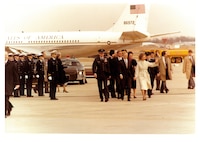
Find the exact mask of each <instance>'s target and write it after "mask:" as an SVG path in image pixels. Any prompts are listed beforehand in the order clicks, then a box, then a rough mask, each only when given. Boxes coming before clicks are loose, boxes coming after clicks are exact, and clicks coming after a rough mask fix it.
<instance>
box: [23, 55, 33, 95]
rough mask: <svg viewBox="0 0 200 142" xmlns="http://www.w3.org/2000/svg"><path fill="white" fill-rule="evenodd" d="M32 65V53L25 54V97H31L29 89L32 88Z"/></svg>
mask: <svg viewBox="0 0 200 142" xmlns="http://www.w3.org/2000/svg"><path fill="white" fill-rule="evenodd" d="M34 66H35V65H34V62H33V55H32V54H31V53H29V54H27V60H26V71H25V79H26V90H27V97H33V96H32V91H31V90H32V82H33V75H34Z"/></svg>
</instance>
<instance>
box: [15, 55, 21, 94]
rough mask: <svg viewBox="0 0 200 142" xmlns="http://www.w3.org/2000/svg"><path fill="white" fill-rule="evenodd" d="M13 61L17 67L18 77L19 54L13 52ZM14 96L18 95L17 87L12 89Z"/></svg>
mask: <svg viewBox="0 0 200 142" xmlns="http://www.w3.org/2000/svg"><path fill="white" fill-rule="evenodd" d="M14 63H15V65H16V67H17V73H18V77H19V72H20V66H19V54H17V53H16V54H14ZM14 97H20V94H19V89H15V90H14Z"/></svg>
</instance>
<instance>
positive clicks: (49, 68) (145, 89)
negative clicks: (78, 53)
mask: <svg viewBox="0 0 200 142" xmlns="http://www.w3.org/2000/svg"><path fill="white" fill-rule="evenodd" d="M98 53H99V55H98V56H97V57H96V58H95V59H94V62H93V64H92V71H93V73H94V77H95V78H96V79H97V84H98V91H99V97H100V101H102V102H103V101H105V102H108V101H109V98H117V99H121V100H124V98H125V95H127V101H131V99H132V98H133V99H134V98H137V96H136V86H137V84H139V86H140V90H141V94H142V96H143V98H142V99H143V100H144V101H145V100H146V98H147V95H148V97H149V98H151V96H152V95H153V92H152V89H153V88H154V80H156V90H159V91H160V93H168V92H169V89H168V87H167V83H166V80H171V79H172V65H171V62H170V59H169V58H168V56H167V51H163V52H162V53H161V55H160V54H159V53H158V52H155V53H154V52H145V53H143V52H142V53H140V55H139V59H138V60H137V59H134V58H133V52H131V51H129V52H128V51H127V50H118V51H117V52H115V51H114V50H110V51H109V54H107V53H106V52H105V50H104V49H99V50H98ZM183 73H186V78H187V79H188V89H194V88H195V81H194V79H193V78H194V77H195V57H194V55H193V51H192V50H189V51H188V56H186V57H185V58H184V62H183ZM34 80H35V81H37V83H36V86H35V87H33V82H34ZM136 80H137V81H138V83H137V84H136ZM67 81H68V79H67V78H66V76H65V71H64V68H63V65H62V62H61V53H58V52H57V51H52V52H51V57H50V58H49V59H47V58H46V55H45V53H41V54H39V55H34V54H31V53H30V54H27V55H24V54H13V53H8V52H5V116H9V115H10V113H11V110H12V107H13V106H12V104H11V102H10V101H9V97H10V96H14V97H20V96H27V97H33V95H32V89H34V91H35V93H38V96H44V93H49V97H50V100H57V98H56V88H58V91H59V86H63V92H67V90H66V83H67ZM160 83H161V84H160ZM48 84H50V86H49V85H48ZM44 86H45V87H44ZM44 88H45V89H44ZM49 88H50V89H49ZM25 90H26V95H25ZM43 90H45V91H43Z"/></svg>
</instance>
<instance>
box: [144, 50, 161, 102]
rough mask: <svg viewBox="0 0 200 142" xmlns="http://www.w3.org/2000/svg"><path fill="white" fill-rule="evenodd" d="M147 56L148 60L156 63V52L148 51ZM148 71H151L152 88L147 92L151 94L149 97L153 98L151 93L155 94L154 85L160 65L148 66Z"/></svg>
mask: <svg viewBox="0 0 200 142" xmlns="http://www.w3.org/2000/svg"><path fill="white" fill-rule="evenodd" d="M145 54H146V57H147V61H148V62H150V63H155V61H156V60H155V56H154V52H146V53H145ZM148 72H149V76H150V80H151V87H152V89H148V90H147V94H148V96H149V98H151V95H153V92H152V90H153V87H154V80H155V78H156V75H157V73H158V67H148Z"/></svg>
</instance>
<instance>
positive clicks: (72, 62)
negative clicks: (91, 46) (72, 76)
mask: <svg viewBox="0 0 200 142" xmlns="http://www.w3.org/2000/svg"><path fill="white" fill-rule="evenodd" d="M62 63H63V65H65V66H80V62H79V61H76V60H64V61H63V62H62Z"/></svg>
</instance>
